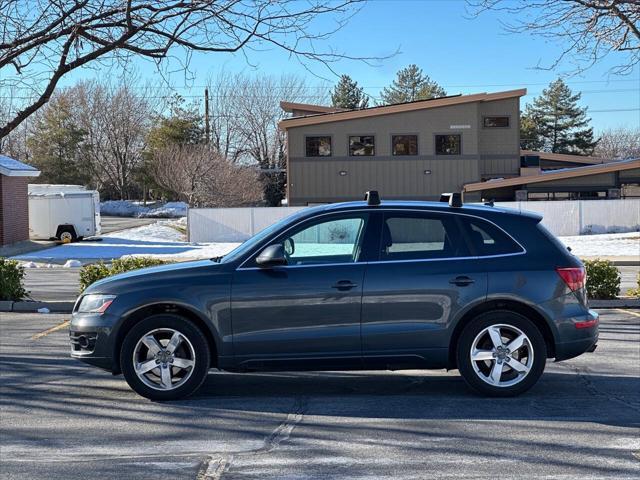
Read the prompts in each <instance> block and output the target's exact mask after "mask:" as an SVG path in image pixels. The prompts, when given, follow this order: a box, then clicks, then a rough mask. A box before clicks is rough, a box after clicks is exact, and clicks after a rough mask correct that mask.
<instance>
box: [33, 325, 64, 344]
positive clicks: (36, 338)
mask: <svg viewBox="0 0 640 480" xmlns="http://www.w3.org/2000/svg"><path fill="white" fill-rule="evenodd" d="M68 326H69V320H65V321H64V322H62V323H61V324H60V325H56V326H55V327H51V328H50V329H48V330H45V331H44V332H40V333H36V334H35V335H34V336H33V337H31V340H38V339H39V338H42V337H44V336H45V335H49V334H50V333H53V332H57V331H58V330H62V329H63V328H67V327H68Z"/></svg>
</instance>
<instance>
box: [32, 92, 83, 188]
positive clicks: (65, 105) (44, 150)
mask: <svg viewBox="0 0 640 480" xmlns="http://www.w3.org/2000/svg"><path fill="white" fill-rule="evenodd" d="M84 138H85V132H84V130H82V129H81V128H80V127H79V126H78V124H77V123H76V121H75V119H74V116H73V106H72V104H71V100H70V99H69V98H68V97H67V96H66V95H64V94H61V95H59V96H57V97H56V98H54V99H52V100H51V101H50V102H49V104H48V105H47V107H46V108H45V109H44V111H43V112H42V114H41V115H39V117H38V118H37V119H36V122H35V125H34V130H33V133H32V134H31V136H30V137H29V138H28V139H27V144H28V146H29V148H30V149H31V152H32V155H33V157H32V162H33V164H34V166H36V167H37V168H38V169H39V170H40V171H41V174H40V176H39V177H38V180H37V181H38V182H40V183H61V184H73V185H87V184H88V182H89V180H90V178H89V171H90V170H89V168H88V165H86V164H85V163H86V159H85V158H83V148H84V147H83V141H84Z"/></svg>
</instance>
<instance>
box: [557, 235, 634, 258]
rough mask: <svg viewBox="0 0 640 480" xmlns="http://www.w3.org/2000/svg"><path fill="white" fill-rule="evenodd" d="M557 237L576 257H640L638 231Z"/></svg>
mask: <svg viewBox="0 0 640 480" xmlns="http://www.w3.org/2000/svg"><path fill="white" fill-rule="evenodd" d="M558 238H559V239H560V241H561V242H562V243H564V244H565V245H566V246H568V247H571V253H573V254H574V255H576V256H578V257H628V256H636V257H640V232H630V233H608V234H601V235H580V236H572V237H558Z"/></svg>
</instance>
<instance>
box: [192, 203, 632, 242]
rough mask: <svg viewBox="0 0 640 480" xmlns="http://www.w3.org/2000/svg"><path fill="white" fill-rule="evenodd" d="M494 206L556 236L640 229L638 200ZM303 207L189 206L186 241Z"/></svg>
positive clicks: (241, 229)
mask: <svg viewBox="0 0 640 480" xmlns="http://www.w3.org/2000/svg"><path fill="white" fill-rule="evenodd" d="M496 205H497V206H501V207H509V208H515V209H518V210H529V211H534V212H537V213H540V214H541V215H543V217H544V218H543V220H542V223H543V224H544V225H545V226H546V227H547V228H548V229H549V230H551V232H553V233H554V234H555V235H558V236H568V235H583V234H589V233H615V232H629V231H634V230H640V199H636V198H633V199H620V200H569V201H556V202H553V201H539V202H499V203H496ZM302 208H305V207H269V208H267V207H264V208H260V207H255V208H190V209H189V217H188V235H189V241H190V242H198V243H204V242H243V241H245V240H246V239H248V238H250V237H251V236H253V235H255V234H256V233H258V232H259V231H260V230H262V229H264V228H266V227H268V226H269V225H272V224H274V223H276V222H277V221H279V220H281V219H283V218H284V217H287V216H289V215H291V214H293V213H295V212H297V211H299V210H301V209H302Z"/></svg>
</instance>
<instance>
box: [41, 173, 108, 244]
mask: <svg viewBox="0 0 640 480" xmlns="http://www.w3.org/2000/svg"><path fill="white" fill-rule="evenodd" d="M99 233H100V195H99V193H98V192H97V191H95V190H87V189H85V188H84V187H83V186H82V185H46V184H30V185H29V235H30V237H31V238H34V239H45V240H48V239H58V240H61V241H62V242H65V243H68V242H74V241H76V240H82V238H84V237H92V236H94V235H98V234H99Z"/></svg>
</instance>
